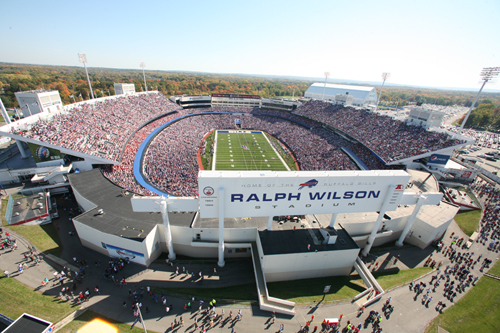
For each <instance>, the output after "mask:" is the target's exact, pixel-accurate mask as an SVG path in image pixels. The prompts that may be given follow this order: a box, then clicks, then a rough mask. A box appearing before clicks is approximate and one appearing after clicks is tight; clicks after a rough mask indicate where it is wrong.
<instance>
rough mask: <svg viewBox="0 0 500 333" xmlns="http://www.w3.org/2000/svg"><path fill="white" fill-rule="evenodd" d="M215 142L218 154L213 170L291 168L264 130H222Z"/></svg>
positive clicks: (283, 169) (277, 169)
mask: <svg viewBox="0 0 500 333" xmlns="http://www.w3.org/2000/svg"><path fill="white" fill-rule="evenodd" d="M226 134H227V135H226ZM214 142H215V144H216V149H215V148H214V153H215V152H216V153H217V156H216V157H215V156H214V158H213V161H214V163H213V167H212V168H211V170H234V171H251V170H263V171H264V170H273V171H285V170H290V169H289V168H288V165H286V163H284V161H283V159H282V158H281V156H280V155H279V154H278V153H277V152H276V149H274V147H273V146H272V145H271V143H270V141H269V139H268V138H267V136H266V135H265V133H264V132H262V131H251V130H243V131H227V130H220V132H219V131H217V133H216V140H214ZM229 143H231V146H230V145H229ZM238 145H239V147H237V146H238ZM243 146H245V147H246V149H244V148H243ZM231 160H232V161H231Z"/></svg>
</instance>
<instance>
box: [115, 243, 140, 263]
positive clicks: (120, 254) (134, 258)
mask: <svg viewBox="0 0 500 333" xmlns="http://www.w3.org/2000/svg"><path fill="white" fill-rule="evenodd" d="M106 248H107V249H108V253H109V256H110V257H113V258H122V259H126V258H128V260H130V261H131V262H135V263H138V264H141V265H146V260H145V259H144V254H142V253H139V252H135V251H131V250H127V249H122V248H121V247H117V246H113V245H110V244H106Z"/></svg>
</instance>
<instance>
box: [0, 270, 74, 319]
mask: <svg viewBox="0 0 500 333" xmlns="http://www.w3.org/2000/svg"><path fill="white" fill-rule="evenodd" d="M1 276H2V278H0V290H2V292H0V313H2V314H4V315H6V316H7V317H9V318H12V319H16V318H17V317H19V316H20V315H22V314H23V313H24V312H26V313H29V314H31V315H33V316H36V317H39V318H42V319H45V320H48V321H50V322H52V323H57V322H58V321H60V320H61V319H63V318H65V317H66V316H68V315H69V314H70V313H71V312H73V311H76V310H77V306H74V305H72V304H70V303H67V302H61V301H59V300H58V299H56V298H54V297H52V296H46V295H43V294H42V293H41V292H39V291H34V290H33V289H31V288H29V287H26V286H25V285H24V284H22V283H21V282H19V281H17V280H16V279H14V278H12V277H10V278H7V277H5V275H3V274H1ZM41 279H42V278H40V280H41Z"/></svg>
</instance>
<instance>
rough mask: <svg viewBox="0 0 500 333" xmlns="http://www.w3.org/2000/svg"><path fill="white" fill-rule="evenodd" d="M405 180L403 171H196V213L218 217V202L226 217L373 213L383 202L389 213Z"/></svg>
mask: <svg viewBox="0 0 500 333" xmlns="http://www.w3.org/2000/svg"><path fill="white" fill-rule="evenodd" d="M409 179H410V175H409V174H408V173H407V172H405V171H403V170H378V171H278V172H275V171H244V172H239V171H200V173H199V175H198V184H199V187H200V188H199V193H200V197H199V201H200V216H201V217H202V218H216V217H219V205H223V211H224V216H225V217H256V216H277V215H305V214H328V213H359V212H374V211H379V210H380V208H381V206H382V204H383V203H384V202H385V201H386V200H389V202H388V205H389V206H388V208H387V210H388V211H391V210H396V209H397V206H398V204H399V201H400V199H401V197H402V195H403V192H404V189H405V188H406V184H407V183H408V181H409ZM391 186H393V188H394V193H393V194H392V195H390V196H387V194H388V192H389V189H390V187H391ZM221 189H223V191H221Z"/></svg>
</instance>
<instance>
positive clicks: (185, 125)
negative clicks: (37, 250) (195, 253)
mask: <svg viewBox="0 0 500 333" xmlns="http://www.w3.org/2000/svg"><path fill="white" fill-rule="evenodd" d="M225 111H226V113H225V114H203V115H196V116H192V117H187V118H185V119H182V120H180V121H177V122H174V123H172V124H171V125H169V126H168V127H166V128H165V129H164V130H163V131H162V132H161V133H160V134H159V135H158V136H156V138H155V139H154V140H153V141H152V142H151V144H150V145H149V147H148V148H147V152H146V154H145V158H144V163H143V165H144V175H145V176H146V177H147V179H148V180H149V181H150V182H151V184H153V185H154V186H155V187H157V188H158V189H160V190H161V191H164V192H167V193H170V194H173V195H176V196H197V195H198V179H197V176H198V170H199V165H198V161H197V152H198V148H199V147H200V145H202V144H203V143H202V139H203V137H204V136H205V135H206V134H207V133H209V132H210V131H211V130H215V129H231V128H234V124H235V120H241V126H242V128H243V129H254V130H263V131H265V132H267V133H269V134H271V135H272V136H274V137H276V138H277V139H278V140H280V141H281V142H283V143H284V144H285V145H286V146H287V147H288V148H289V149H290V150H291V151H293V153H294V155H295V157H296V159H297V162H298V163H299V165H300V168H301V170H356V169H357V166H356V165H355V164H354V163H353V162H352V161H351V159H350V158H349V157H348V156H347V155H346V154H345V153H344V152H343V151H342V150H341V149H340V148H341V147H348V148H350V149H351V150H352V151H354V152H355V153H356V154H359V157H360V158H362V159H363V158H364V159H365V160H366V161H367V163H368V164H369V165H370V166H376V167H378V166H381V165H380V164H377V163H380V161H379V160H378V159H376V158H375V157H374V155H373V154H372V153H371V152H370V151H369V150H368V149H366V148H365V147H363V146H362V145H361V144H359V143H356V142H351V141H348V140H345V139H344V138H342V137H341V136H339V135H337V134H335V133H334V132H331V131H329V130H326V129H324V128H315V129H314V130H309V129H308V128H306V127H304V126H301V125H299V124H296V123H294V122H290V121H288V120H285V119H283V118H282V117H280V118H278V117H276V115H275V114H273V115H262V114H250V115H246V116H244V117H241V116H239V115H233V114H230V113H228V112H231V111H232V109H231V108H225ZM240 112H241V111H240ZM273 113H276V112H274V111H273ZM367 157H371V159H370V158H367Z"/></svg>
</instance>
